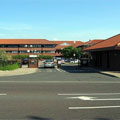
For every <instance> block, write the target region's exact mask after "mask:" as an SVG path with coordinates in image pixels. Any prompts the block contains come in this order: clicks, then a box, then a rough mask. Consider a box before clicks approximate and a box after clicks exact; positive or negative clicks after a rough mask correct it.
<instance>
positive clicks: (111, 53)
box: [84, 34, 120, 70]
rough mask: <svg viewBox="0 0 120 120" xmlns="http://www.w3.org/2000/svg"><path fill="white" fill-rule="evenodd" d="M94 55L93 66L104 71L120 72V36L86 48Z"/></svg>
mask: <svg viewBox="0 0 120 120" xmlns="http://www.w3.org/2000/svg"><path fill="white" fill-rule="evenodd" d="M84 51H88V52H90V53H91V55H92V65H93V66H95V67H98V68H102V69H109V70H120V34H118V35H116V36H113V37H111V38H108V39H106V40H104V41H102V42H100V43H97V44H95V45H93V46H91V47H88V48H85V49H84Z"/></svg>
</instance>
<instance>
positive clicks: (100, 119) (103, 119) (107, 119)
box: [94, 118, 112, 120]
mask: <svg viewBox="0 0 120 120" xmlns="http://www.w3.org/2000/svg"><path fill="white" fill-rule="evenodd" d="M94 120H112V119H109V118H95V119H94Z"/></svg>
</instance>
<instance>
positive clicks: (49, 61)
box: [44, 59, 55, 68]
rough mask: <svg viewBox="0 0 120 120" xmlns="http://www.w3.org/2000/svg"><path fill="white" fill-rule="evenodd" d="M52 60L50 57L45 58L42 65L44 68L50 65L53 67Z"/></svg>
mask: <svg viewBox="0 0 120 120" xmlns="http://www.w3.org/2000/svg"><path fill="white" fill-rule="evenodd" d="M54 66H55V65H54V61H53V60H51V59H47V60H45V61H44V67H45V68H46V67H52V68H54Z"/></svg>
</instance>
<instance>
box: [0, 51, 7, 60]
mask: <svg viewBox="0 0 120 120" xmlns="http://www.w3.org/2000/svg"><path fill="white" fill-rule="evenodd" d="M0 60H2V61H7V60H8V55H7V54H6V52H5V51H4V50H0Z"/></svg>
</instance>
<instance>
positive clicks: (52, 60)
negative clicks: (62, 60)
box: [45, 60, 53, 62]
mask: <svg viewBox="0 0 120 120" xmlns="http://www.w3.org/2000/svg"><path fill="white" fill-rule="evenodd" d="M45 62H53V60H46V61H45Z"/></svg>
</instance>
